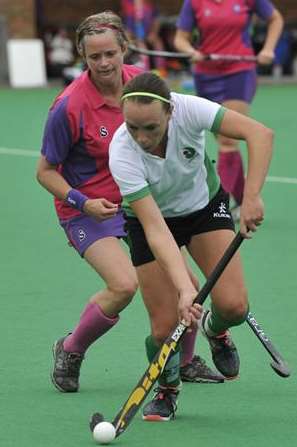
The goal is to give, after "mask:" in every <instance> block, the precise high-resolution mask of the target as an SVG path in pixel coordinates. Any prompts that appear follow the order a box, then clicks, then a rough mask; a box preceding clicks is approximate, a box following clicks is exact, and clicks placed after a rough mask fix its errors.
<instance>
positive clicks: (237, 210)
mask: <svg viewBox="0 0 297 447" xmlns="http://www.w3.org/2000/svg"><path fill="white" fill-rule="evenodd" d="M230 213H231V216H232V219H233V221H234V223H239V222H240V206H239V205H236V206H234V207H233V208H231V209H230Z"/></svg>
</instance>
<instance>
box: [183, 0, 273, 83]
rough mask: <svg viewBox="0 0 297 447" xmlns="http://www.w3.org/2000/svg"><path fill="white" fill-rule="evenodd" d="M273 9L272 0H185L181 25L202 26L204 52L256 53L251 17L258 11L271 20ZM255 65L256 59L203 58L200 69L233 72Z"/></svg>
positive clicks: (264, 18)
mask: <svg viewBox="0 0 297 447" xmlns="http://www.w3.org/2000/svg"><path fill="white" fill-rule="evenodd" d="M273 9H274V7H273V5H272V4H271V2H270V1H269V0H222V1H220V2H218V1H216V0H185V2H184V4H183V7H182V10H181V13H180V16H179V18H178V22H177V27H178V28H180V29H182V30H184V31H189V32H192V31H193V30H194V29H198V31H199V36H200V44H199V51H201V52H202V53H204V54H211V53H216V54H232V55H244V56H247V55H253V54H254V52H253V48H252V44H251V39H250V35H249V28H250V24H251V17H252V15H253V14H254V13H255V14H257V15H258V16H259V17H261V19H263V20H265V21H267V20H268V19H269V18H270V17H271V15H272V13H273ZM254 67H255V63H254V62H246V61H236V62H222V61H220V62H219V61H202V62H199V63H197V64H196V71H197V72H199V73H208V74H218V73H219V74H229V73H236V72H238V71H242V70H249V69H251V68H254Z"/></svg>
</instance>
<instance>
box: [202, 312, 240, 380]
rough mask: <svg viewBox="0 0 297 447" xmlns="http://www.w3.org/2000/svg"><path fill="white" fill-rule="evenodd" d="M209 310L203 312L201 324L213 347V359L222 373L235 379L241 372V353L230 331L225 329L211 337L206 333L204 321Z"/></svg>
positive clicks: (211, 347)
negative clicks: (239, 353)
mask: <svg viewBox="0 0 297 447" xmlns="http://www.w3.org/2000/svg"><path fill="white" fill-rule="evenodd" d="M208 314H209V310H207V311H205V312H203V314H202V318H201V320H200V322H199V326H200V328H201V331H202V333H203V335H204V336H205V337H206V338H207V340H208V342H209V346H210V349H211V354H212V360H213V362H214V364H215V366H216V368H217V369H218V370H219V371H220V373H222V374H223V376H225V378H226V379H235V378H236V377H237V376H238V374H239V364H240V361H239V355H238V352H237V349H236V346H235V344H234V343H233V341H232V339H231V335H230V332H229V331H225V332H223V333H222V334H219V335H217V336H215V337H210V336H209V335H207V334H206V332H205V329H204V323H205V321H206V317H207V315H208Z"/></svg>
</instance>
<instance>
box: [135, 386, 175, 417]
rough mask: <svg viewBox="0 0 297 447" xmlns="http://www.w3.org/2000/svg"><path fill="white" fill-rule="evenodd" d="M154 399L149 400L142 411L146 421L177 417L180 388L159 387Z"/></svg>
mask: <svg viewBox="0 0 297 447" xmlns="http://www.w3.org/2000/svg"><path fill="white" fill-rule="evenodd" d="M154 391H155V395H154V398H153V400H151V401H150V402H148V403H147V404H146V405H145V406H144V408H143V413H142V419H144V420H145V421H169V420H170V419H173V418H174V417H175V412H176V409H177V396H178V394H179V390H178V389H176V388H175V389H173V388H163V387H160V386H159V387H158V388H156V389H155V390H154Z"/></svg>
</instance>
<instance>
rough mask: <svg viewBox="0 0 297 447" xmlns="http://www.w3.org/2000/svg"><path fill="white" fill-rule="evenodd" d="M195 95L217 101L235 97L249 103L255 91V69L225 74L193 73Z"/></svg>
mask: <svg viewBox="0 0 297 447" xmlns="http://www.w3.org/2000/svg"><path fill="white" fill-rule="evenodd" d="M194 82H195V89H196V92H197V95H199V96H201V97H202V98H206V99H210V100H211V101H215V102H218V103H220V104H221V103H222V102H224V101H227V100H231V99H237V100H239V101H244V102H247V103H249V104H250V103H251V102H252V100H253V97H254V95H255V93H256V85H257V73H256V70H254V69H252V70H245V71H239V72H238V73H232V74H227V75H209V74H202V73H194Z"/></svg>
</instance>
